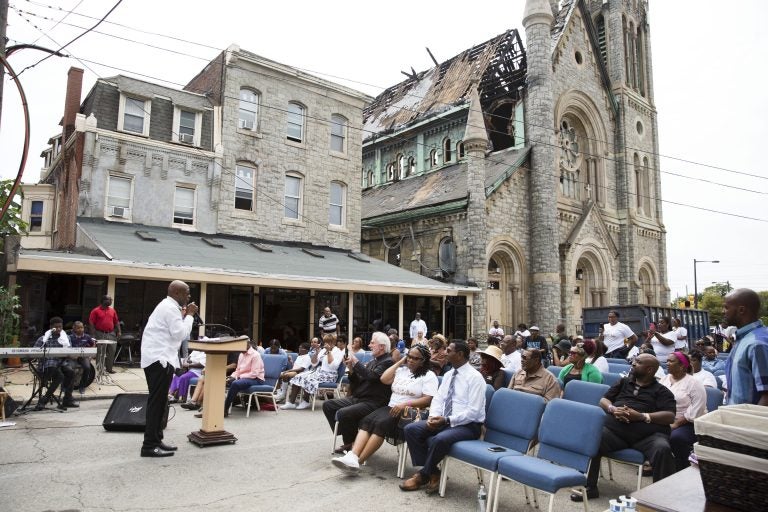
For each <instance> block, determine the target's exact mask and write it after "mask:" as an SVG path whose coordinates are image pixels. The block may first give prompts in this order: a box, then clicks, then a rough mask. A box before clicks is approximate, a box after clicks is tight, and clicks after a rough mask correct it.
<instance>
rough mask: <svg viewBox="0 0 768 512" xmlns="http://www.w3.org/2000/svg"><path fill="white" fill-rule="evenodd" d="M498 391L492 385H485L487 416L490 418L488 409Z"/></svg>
mask: <svg viewBox="0 0 768 512" xmlns="http://www.w3.org/2000/svg"><path fill="white" fill-rule="evenodd" d="M495 392H496V390H495V389H493V386H491V385H490V384H486V385H485V415H486V416H488V409H490V407H491V399H493V393H495Z"/></svg>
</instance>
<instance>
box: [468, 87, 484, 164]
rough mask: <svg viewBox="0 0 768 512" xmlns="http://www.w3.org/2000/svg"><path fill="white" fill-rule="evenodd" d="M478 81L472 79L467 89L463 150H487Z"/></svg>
mask: <svg viewBox="0 0 768 512" xmlns="http://www.w3.org/2000/svg"><path fill="white" fill-rule="evenodd" d="M479 85H480V81H479V80H478V79H477V78H473V79H472V82H471V85H470V89H469V114H468V115H467V127H466V129H465V130H464V148H465V149H466V150H467V151H471V150H480V151H487V150H488V146H489V144H488V132H487V131H486V130H485V119H484V117H483V107H482V106H481V105H480V95H479V93H478V90H477V89H478V87H479Z"/></svg>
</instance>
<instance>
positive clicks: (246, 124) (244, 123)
mask: <svg viewBox="0 0 768 512" xmlns="http://www.w3.org/2000/svg"><path fill="white" fill-rule="evenodd" d="M240 128H245V129H246V130H253V121H250V120H248V119H240Z"/></svg>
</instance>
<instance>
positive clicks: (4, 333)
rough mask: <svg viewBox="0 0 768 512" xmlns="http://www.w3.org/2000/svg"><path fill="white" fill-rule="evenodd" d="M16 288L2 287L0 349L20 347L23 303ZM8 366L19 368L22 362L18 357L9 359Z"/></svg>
mask: <svg viewBox="0 0 768 512" xmlns="http://www.w3.org/2000/svg"><path fill="white" fill-rule="evenodd" d="M16 288H18V286H13V287H12V288H6V287H5V286H0V347H16V346H18V345H19V320H20V319H19V313H18V310H19V309H20V308H21V302H20V301H19V296H18V295H16ZM6 366H8V367H12V368H18V367H19V366H21V360H20V359H19V358H18V357H12V358H8V359H7V362H6Z"/></svg>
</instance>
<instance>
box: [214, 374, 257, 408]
mask: <svg viewBox="0 0 768 512" xmlns="http://www.w3.org/2000/svg"><path fill="white" fill-rule="evenodd" d="M257 384H264V381H263V380H261V379H237V380H236V381H234V382H232V384H230V385H229V391H228V392H227V398H226V400H224V410H225V411H227V410H229V406H230V405H232V402H234V401H235V398H237V394H238V393H242V392H243V391H245V390H246V389H248V388H249V387H251V386H255V385H257Z"/></svg>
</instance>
